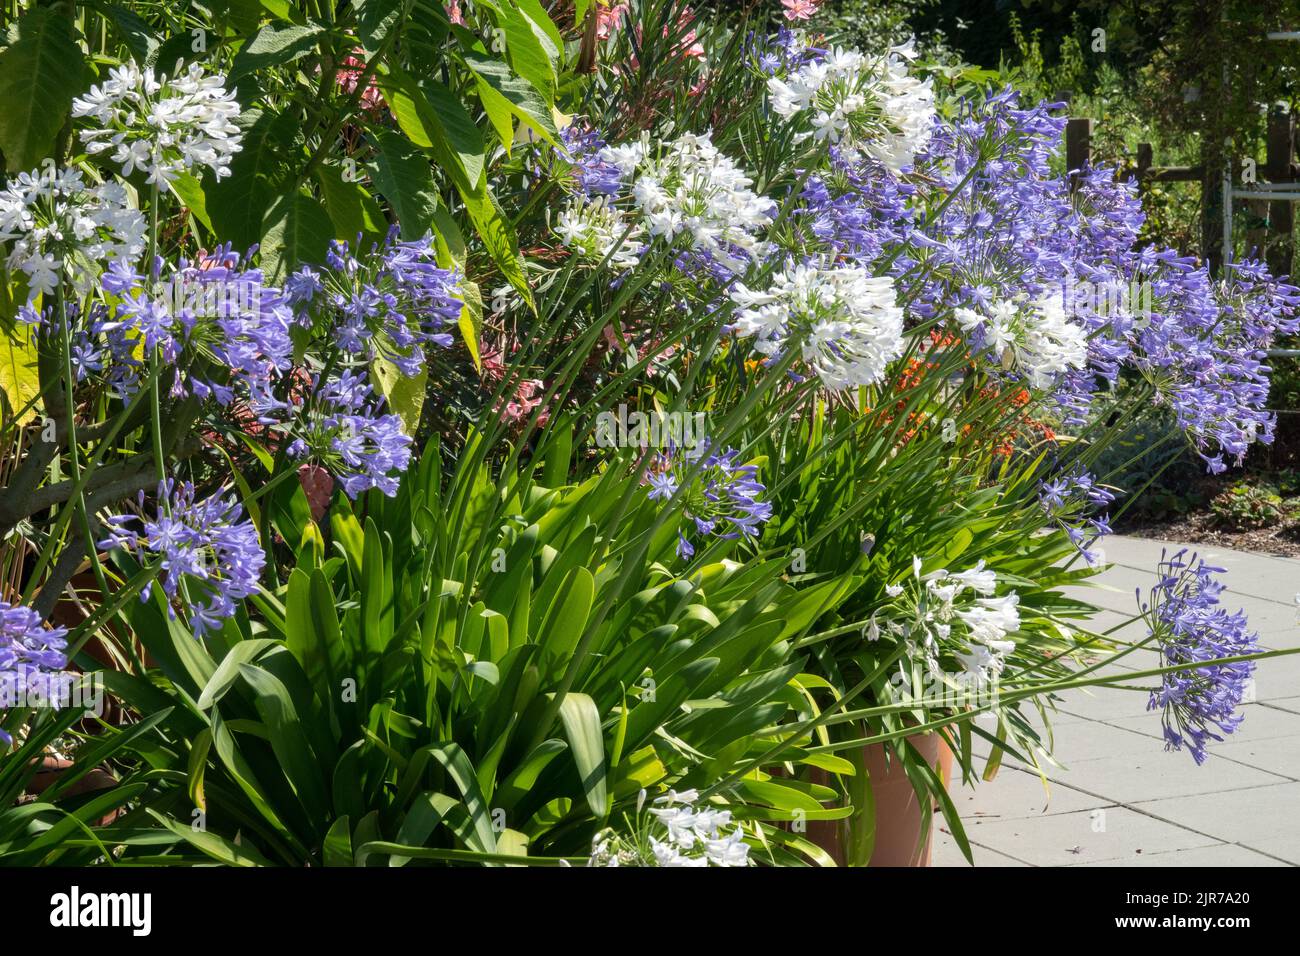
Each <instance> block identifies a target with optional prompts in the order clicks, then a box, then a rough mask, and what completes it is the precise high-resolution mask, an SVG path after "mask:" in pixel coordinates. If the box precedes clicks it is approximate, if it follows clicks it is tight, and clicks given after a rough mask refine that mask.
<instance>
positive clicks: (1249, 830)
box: [934, 536, 1300, 866]
mask: <svg viewBox="0 0 1300 956" xmlns="http://www.w3.org/2000/svg"><path fill="white" fill-rule="evenodd" d="M1105 544H1106V549H1105V550H1106V559H1107V560H1108V561H1109V562H1110V563H1111V566H1110V567H1109V568H1108V569H1107V570H1106V572H1105V573H1103V574H1101V575H1099V576H1098V577H1096V578H1094V579H1093V580H1094V581H1095V582H1097V583H1099V584H1100V585H1102V586H1101V587H1088V588H1078V589H1075V594H1076V595H1078V596H1080V597H1082V598H1083V599H1085V600H1088V601H1090V602H1091V603H1093V604H1094V605H1097V606H1099V607H1103V608H1105V609H1106V610H1105V611H1104V612H1103V613H1102V615H1100V616H1099V617H1098V618H1096V619H1095V628H1094V629H1096V630H1098V631H1104V630H1106V629H1108V628H1110V627H1113V626H1115V625H1116V624H1118V623H1120V622H1121V621H1123V620H1124V619H1125V618H1126V617H1128V616H1129V615H1130V614H1132V613H1133V611H1134V610H1135V609H1136V606H1135V598H1134V590H1135V589H1136V588H1138V587H1141V588H1142V589H1143V591H1144V592H1145V591H1146V590H1147V589H1149V588H1150V586H1151V585H1152V583H1154V580H1155V575H1154V573H1153V569H1154V568H1155V566H1156V563H1157V562H1158V561H1159V559H1160V551H1161V548H1162V547H1168V548H1169V549H1170V550H1171V551H1176V550H1177V549H1178V547H1180V546H1179V545H1162V544H1161V542H1158V541H1150V540H1145V539H1141V538H1123V537H1118V536H1116V537H1111V538H1108V539H1106V542H1105ZM1200 551H1201V554H1202V555H1203V556H1204V557H1205V559H1206V560H1207V561H1209V562H1210V563H1211V564H1216V565H1219V566H1220V567H1224V568H1227V570H1228V573H1227V575H1226V583H1227V585H1228V591H1227V593H1225V594H1224V596H1223V603H1224V604H1225V605H1226V606H1228V607H1229V609H1230V610H1236V608H1237V607H1242V608H1244V609H1245V611H1246V612H1247V614H1248V615H1249V617H1250V623H1251V626H1252V628H1253V629H1254V630H1256V631H1258V632H1259V635H1260V643H1261V644H1263V645H1264V646H1265V647H1267V648H1269V649H1276V648H1294V647H1300V623H1298V622H1297V603H1296V602H1297V593H1298V592H1300V560H1293V559H1288V558H1274V557H1267V556H1262V555H1257V554H1244V553H1242V552H1238V551H1228V550H1224V549H1221V548H1202V549H1200ZM1117 633H1118V636H1120V637H1125V638H1129V639H1135V635H1136V638H1141V637H1142V636H1144V635H1145V633H1146V631H1145V629H1144V627H1143V626H1142V624H1141V623H1140V622H1138V623H1137V624H1134V625H1130V626H1129V628H1127V629H1125V630H1122V631H1119V632H1117ZM1121 665H1123V667H1124V669H1127V670H1139V669H1142V668H1148V667H1153V666H1157V661H1156V655H1155V653H1154V652H1152V651H1147V650H1143V651H1139V652H1136V653H1134V654H1131V655H1129V656H1128V657H1127V658H1125V659H1124V660H1123V661H1121V662H1119V663H1118V664H1115V665H1111V666H1112V667H1115V668H1120V667H1121ZM1061 696H1062V700H1061V702H1060V703H1059V704H1058V710H1059V713H1058V714H1057V715H1056V717H1055V718H1054V719H1053V722H1052V726H1053V733H1054V737H1055V743H1056V746H1055V757H1056V760H1057V761H1058V762H1059V763H1060V764H1062V765H1063V767H1064V768H1065V769H1053V770H1050V771H1049V773H1048V778H1049V780H1048V785H1047V787H1048V789H1044V785H1043V782H1042V781H1041V780H1040V778H1039V777H1038V775H1037V774H1036V773H1034V772H1033V771H1032V770H1028V769H1026V768H1025V766H1024V765H1023V764H1020V763H1019V762H1017V761H1014V760H1012V759H1011V758H1009V757H1008V758H1006V760H1005V761H1004V763H1003V766H1002V769H1001V770H1000V771H999V773H998V776H997V778H996V779H995V780H993V781H992V782H990V783H981V784H980V785H979V786H978V787H977V788H976V789H974V790H972V789H971V788H970V787H961V786H960V780H955V781H954V783H953V787H952V796H953V801H954V803H956V805H957V808H958V809H959V810H960V812H961V815H962V820H963V823H964V826H965V829H966V834H967V836H968V838H969V839H970V842H971V846H972V849H973V850H974V854H975V865H976V866H1300V655H1297V656H1295V657H1282V658H1274V659H1270V660H1266V661H1263V662H1261V663H1260V664H1259V666H1258V669H1257V670H1256V672H1255V693H1254V702H1253V703H1249V704H1247V705H1246V706H1245V708H1244V713H1245V718H1246V719H1245V721H1244V722H1243V723H1242V725H1241V727H1240V728H1239V729H1238V730H1237V732H1236V733H1235V734H1233V735H1231V736H1229V737H1227V738H1225V740H1224V742H1223V743H1220V744H1213V745H1211V747H1210V748H1209V753H1210V757H1209V759H1208V760H1206V762H1205V763H1204V764H1203V765H1202V766H1200V767H1198V766H1196V765H1195V763H1193V761H1192V758H1191V757H1190V756H1189V755H1188V754H1187V753H1186V752H1181V753H1168V752H1166V751H1165V750H1164V749H1163V740H1162V738H1161V727H1160V718H1159V716H1158V715H1157V714H1155V713H1148V712H1147V711H1146V702H1147V695H1146V694H1144V693H1137V692H1134V691H1125V690H1111V689H1091V690H1090V689H1080V690H1075V691H1069V692H1067V693H1065V694H1063V695H1061ZM976 752H977V753H979V754H980V755H981V757H984V756H987V753H988V745H987V744H983V745H980V744H977V745H976ZM977 768H982V762H979V763H977ZM936 823H937V825H938V826H939V827H940V828H943V829H944V830H946V827H944V826H943V823H942V818H941V817H937V818H936ZM934 863H935V865H936V866H966V865H968V864H967V863H966V860H965V858H964V857H963V856H962V855H961V851H960V850H958V849H957V846H956V843H955V842H954V841H953V839H952V837H951V835H949V834H948V833H947V832H937V833H936V843H935V856H934Z"/></svg>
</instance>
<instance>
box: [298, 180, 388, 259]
mask: <svg viewBox="0 0 1300 956" xmlns="http://www.w3.org/2000/svg"><path fill="white" fill-rule="evenodd" d="M344 171H345V170H344V167H340V166H337V165H334V164H331V163H322V164H321V165H320V166H317V167H316V172H315V176H316V181H317V182H318V183H319V184H320V187H321V197H322V198H323V199H324V200H325V211H326V212H328V213H329V217H330V221H331V222H333V223H334V237H335V238H336V239H345V240H347V241H348V242H350V243H354V242H356V239H357V235H358V234H360V235H361V236H362V237H363V238H365V239H379V238H381V237H382V236H383V234H384V233H385V232H386V231H387V228H388V224H387V223H386V222H385V221H384V214H383V212H382V211H381V210H380V208H379V204H378V203H377V202H375V200H374V197H373V196H371V195H370V193H368V192H366V190H365V187H364V186H362V185H361V184H360V183H358V182H355V181H353V180H352V179H350V178H348V177H347V176H345V175H344Z"/></svg>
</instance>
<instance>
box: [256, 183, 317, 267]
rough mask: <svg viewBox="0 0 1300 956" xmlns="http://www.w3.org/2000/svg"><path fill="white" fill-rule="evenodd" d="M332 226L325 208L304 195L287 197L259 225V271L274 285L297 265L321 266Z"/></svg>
mask: <svg viewBox="0 0 1300 956" xmlns="http://www.w3.org/2000/svg"><path fill="white" fill-rule="evenodd" d="M333 236H334V223H332V222H331V221H330V217H329V214H328V213H327V212H326V211H325V207H324V206H322V205H321V204H320V202H318V201H317V200H316V199H313V198H312V197H311V196H308V195H305V194H304V193H287V194H286V195H283V196H281V197H280V198H279V199H277V200H276V201H275V202H274V203H273V204H272V205H271V208H270V209H268V210H267V211H266V219H265V220H264V221H263V224H262V249H261V256H262V259H261V261H262V268H263V269H264V270H265V272H266V274H267V276H268V277H269V278H270V279H271V280H272V281H273V282H274V281H279V280H282V279H283V278H284V277H285V276H286V275H288V273H289V272H290V271H292V270H293V268H294V267H295V266H297V265H298V264H300V263H308V262H323V261H324V259H325V251H326V249H328V248H329V241H330V239H332V238H333Z"/></svg>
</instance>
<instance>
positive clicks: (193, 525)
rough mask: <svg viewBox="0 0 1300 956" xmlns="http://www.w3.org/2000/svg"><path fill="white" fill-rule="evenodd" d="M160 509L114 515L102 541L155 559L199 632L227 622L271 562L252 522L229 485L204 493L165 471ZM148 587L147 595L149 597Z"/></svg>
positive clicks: (171, 594)
mask: <svg viewBox="0 0 1300 956" xmlns="http://www.w3.org/2000/svg"><path fill="white" fill-rule="evenodd" d="M155 508H156V512H155V515H154V517H152V518H147V517H143V512H144V509H145V500H144V493H143V492H141V494H140V509H141V514H140V515H129V514H128V515H115V516H112V517H110V518H108V519H107V520H106V524H107V525H108V527H109V529H110V533H109V536H108V537H107V538H106V539H105V540H104V541H102V542H100V544H99V546H100V547H101V548H122V549H124V550H126V551H129V552H131V553H132V554H134V555H135V556H136V558H137V560H139V561H140V562H141V563H142V564H149V563H150V562H153V561H156V562H157V567H158V581H159V583H160V584H161V585H162V588H163V592H164V593H165V594H166V595H167V597H168V599H169V602H170V603H169V610H170V611H171V613H173V614H174V613H175V608H174V606H173V605H174V604H176V603H179V604H182V605H183V606H184V607H185V610H186V613H187V616H188V619H189V623H190V627H191V629H192V630H193V631H194V634H195V636H202V635H203V634H205V633H207V632H208V631H209V630H213V629H217V628H220V627H221V626H222V624H223V623H224V621H225V620H226V619H227V618H230V617H232V616H233V615H234V614H235V612H236V611H237V610H238V604H239V602H240V601H242V600H243V599H244V598H246V597H249V596H250V595H253V594H256V593H257V590H258V578H259V577H260V576H261V574H262V568H263V566H264V565H265V564H266V555H265V553H264V552H263V551H262V546H261V543H260V541H259V539H258V536H257V529H256V528H255V527H254V526H253V522H252V521H250V520H248V519H247V518H245V517H244V509H243V506H242V505H240V503H239V501H238V500H237V499H236V498H235V496H234V495H233V494H228V493H227V492H226V490H225V489H219V490H218V491H216V492H214V493H212V494H211V495H208V496H207V497H206V498H199V497H198V495H197V492H196V491H195V489H194V485H193V484H191V483H189V482H183V483H178V482H176V481H174V480H172V479H167V480H166V481H163V482H161V483H159V485H158V495H157V500H156V502H155ZM148 596H149V589H148V588H146V589H145V591H144V592H143V593H142V595H141V598H142V599H147V598H148Z"/></svg>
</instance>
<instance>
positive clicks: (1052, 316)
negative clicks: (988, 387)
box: [954, 294, 1088, 388]
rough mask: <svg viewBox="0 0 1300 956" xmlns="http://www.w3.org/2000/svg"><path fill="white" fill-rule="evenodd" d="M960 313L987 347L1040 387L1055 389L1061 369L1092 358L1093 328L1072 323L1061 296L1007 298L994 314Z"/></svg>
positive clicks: (966, 328)
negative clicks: (982, 338) (1091, 336)
mask: <svg viewBox="0 0 1300 956" xmlns="http://www.w3.org/2000/svg"><path fill="white" fill-rule="evenodd" d="M954 316H955V317H956V319H957V324H958V325H960V326H961V328H962V331H964V332H973V331H977V330H978V331H980V332H982V333H983V335H984V346H985V348H988V349H990V350H991V351H992V352H993V353H994V354H995V355H997V356H999V357H1000V358H1001V360H1002V363H1003V365H1004V366H1005V367H1007V368H1009V369H1010V368H1014V369H1017V370H1018V371H1020V372H1021V373H1022V374H1024V375H1025V376H1026V377H1027V378H1028V379H1029V381H1030V383H1031V384H1032V385H1033V386H1034V387H1035V388H1051V387H1052V385H1053V384H1054V383H1055V381H1056V379H1057V377H1058V376H1059V375H1061V373H1063V372H1065V371H1068V370H1069V369H1078V368H1083V367H1084V364H1085V363H1086V361H1087V358H1088V335H1087V332H1086V331H1085V330H1084V328H1083V326H1081V325H1078V324H1077V323H1075V322H1071V321H1070V318H1069V316H1067V315H1066V314H1065V309H1064V307H1063V306H1062V304H1061V301H1060V298H1059V297H1058V296H1055V295H1050V294H1049V295H1043V296H1040V297H1038V298H1036V299H1033V300H1029V299H1027V298H1023V297H1022V298H1017V299H1004V300H1002V301H1000V302H996V303H994V305H993V306H992V308H990V309H989V313H988V315H983V314H981V313H979V312H976V311H975V310H974V309H967V308H961V309H957V310H956V311H955V312H954Z"/></svg>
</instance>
